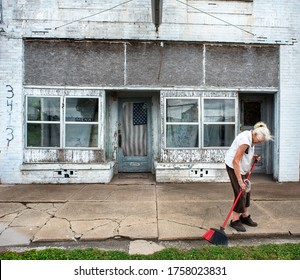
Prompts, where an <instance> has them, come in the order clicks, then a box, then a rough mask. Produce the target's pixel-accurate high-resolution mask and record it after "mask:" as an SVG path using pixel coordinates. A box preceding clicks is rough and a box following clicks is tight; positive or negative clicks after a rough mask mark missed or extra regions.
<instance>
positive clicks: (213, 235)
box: [202, 227, 228, 246]
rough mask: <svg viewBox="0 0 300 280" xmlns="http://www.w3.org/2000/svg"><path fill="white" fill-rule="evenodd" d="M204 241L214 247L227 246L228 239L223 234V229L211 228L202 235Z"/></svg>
mask: <svg viewBox="0 0 300 280" xmlns="http://www.w3.org/2000/svg"><path fill="white" fill-rule="evenodd" d="M202 237H203V238H204V239H206V240H207V241H208V242H210V243H212V244H215V245H224V246H227V245H228V238H227V236H226V234H225V232H224V228H222V227H221V228H220V229H216V228H211V229H209V230H208V231H207V232H206V233H204V234H203V235H202Z"/></svg>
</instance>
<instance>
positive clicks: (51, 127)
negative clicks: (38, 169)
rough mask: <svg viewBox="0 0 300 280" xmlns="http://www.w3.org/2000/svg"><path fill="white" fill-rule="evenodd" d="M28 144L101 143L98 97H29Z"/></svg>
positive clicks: (67, 145)
mask: <svg viewBox="0 0 300 280" xmlns="http://www.w3.org/2000/svg"><path fill="white" fill-rule="evenodd" d="M26 125H27V126H26V147H28V148H97V147H99V99H98V98H95V97H89V98H85V97H84V98H83V97H65V98H62V97H32V96H28V97H27V118H26Z"/></svg>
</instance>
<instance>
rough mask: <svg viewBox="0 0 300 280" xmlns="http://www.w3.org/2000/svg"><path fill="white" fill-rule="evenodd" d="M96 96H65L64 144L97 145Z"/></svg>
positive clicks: (75, 145) (70, 145)
mask: <svg viewBox="0 0 300 280" xmlns="http://www.w3.org/2000/svg"><path fill="white" fill-rule="evenodd" d="M98 102H99V101H98V98H73V97H72V98H66V113H65V118H66V120H65V123H66V129H65V146H66V147H97V146H98V110H99V106H98Z"/></svg>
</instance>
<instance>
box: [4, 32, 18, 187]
mask: <svg viewBox="0 0 300 280" xmlns="http://www.w3.org/2000/svg"><path fill="white" fill-rule="evenodd" d="M22 55H23V49H22V40H21V39H10V38H7V37H3V36H1V37H0V65H1V67H0V77H1V78H0V90H1V94H0V104H1V106H0V123H1V125H0V131H1V133H0V135H1V137H0V151H1V153H0V172H1V173H0V178H1V182H8V181H10V182H16V183H18V182H21V181H22V178H21V174H20V171H19V168H20V165H21V164H22V155H23V121H22V120H23V93H22V90H23V89H22V77H23V65H22Z"/></svg>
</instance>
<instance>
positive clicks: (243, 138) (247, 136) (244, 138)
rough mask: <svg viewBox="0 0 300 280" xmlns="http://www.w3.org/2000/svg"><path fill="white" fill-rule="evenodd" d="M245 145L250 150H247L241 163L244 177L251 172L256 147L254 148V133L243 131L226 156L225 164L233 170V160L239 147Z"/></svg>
mask: <svg viewBox="0 0 300 280" xmlns="http://www.w3.org/2000/svg"><path fill="white" fill-rule="evenodd" d="M243 144H246V145H248V149H247V150H246V152H245V153H244V155H243V157H242V159H241V161H240V172H241V174H242V175H245V174H247V173H248V172H249V171H250V168H251V164H252V159H253V156H254V145H253V146H252V131H249V130H246V131H243V132H241V133H240V134H239V135H238V136H237V137H236V138H235V139H234V141H233V142H232V144H231V146H230V148H229V150H228V151H227V154H226V156H225V163H226V165H228V166H229V167H231V168H233V159H234V157H235V154H236V151H237V149H238V148H239V146H241V145H243Z"/></svg>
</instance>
